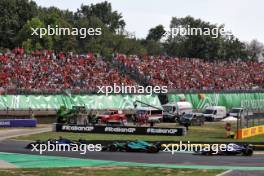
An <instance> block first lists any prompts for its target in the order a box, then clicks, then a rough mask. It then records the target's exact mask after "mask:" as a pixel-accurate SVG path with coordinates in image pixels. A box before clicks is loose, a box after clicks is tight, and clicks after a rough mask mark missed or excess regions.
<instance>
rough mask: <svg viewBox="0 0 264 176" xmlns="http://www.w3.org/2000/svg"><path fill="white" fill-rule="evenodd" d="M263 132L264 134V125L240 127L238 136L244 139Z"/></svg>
mask: <svg viewBox="0 0 264 176" xmlns="http://www.w3.org/2000/svg"><path fill="white" fill-rule="evenodd" d="M261 134H264V125H260V126H254V127H250V128H241V129H238V131H237V135H236V138H237V139H244V138H248V137H252V136H257V135H261Z"/></svg>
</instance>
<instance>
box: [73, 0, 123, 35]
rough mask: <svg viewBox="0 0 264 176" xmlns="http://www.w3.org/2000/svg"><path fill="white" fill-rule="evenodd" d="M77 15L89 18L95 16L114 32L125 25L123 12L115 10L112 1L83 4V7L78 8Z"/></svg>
mask: <svg viewBox="0 0 264 176" xmlns="http://www.w3.org/2000/svg"><path fill="white" fill-rule="evenodd" d="M77 16H79V17H80V16H85V17H87V18H89V17H91V16H95V17H97V18H99V19H100V20H101V21H102V22H103V23H104V24H105V25H106V26H107V27H108V28H109V29H110V30H111V31H113V32H114V31H115V30H117V29H120V28H121V29H122V28H124V27H125V21H124V20H123V19H122V18H123V17H122V14H121V13H118V12H117V11H113V10H112V5H111V3H109V2H107V1H105V2H101V3H98V4H91V5H82V6H81V9H78V12H77Z"/></svg>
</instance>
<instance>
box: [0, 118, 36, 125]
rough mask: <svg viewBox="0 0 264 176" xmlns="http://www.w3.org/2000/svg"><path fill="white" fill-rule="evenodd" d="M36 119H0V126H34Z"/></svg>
mask: <svg viewBox="0 0 264 176" xmlns="http://www.w3.org/2000/svg"><path fill="white" fill-rule="evenodd" d="M36 126H37V120H36V119H0V127H36Z"/></svg>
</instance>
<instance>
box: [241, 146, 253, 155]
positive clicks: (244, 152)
mask: <svg viewBox="0 0 264 176" xmlns="http://www.w3.org/2000/svg"><path fill="white" fill-rule="evenodd" d="M243 155H244V156H252V155H253V149H252V148H247V149H246V150H244V151H243Z"/></svg>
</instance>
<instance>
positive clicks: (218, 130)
mask: <svg viewBox="0 0 264 176" xmlns="http://www.w3.org/2000/svg"><path fill="white" fill-rule="evenodd" d="M60 136H62V137H65V138H69V139H72V140H78V139H86V140H137V139H140V140H147V141H191V142H195V141H204V142H225V141H227V142H232V141H243V142H263V139H264V135H259V136H254V137H251V138H247V139H243V140H236V139H226V138H224V136H225V129H224V123H208V124H206V125H204V126H192V127H190V129H189V131H188V132H187V135H186V136H158V135H129V134H127V135H122V134H91V133H70V132H45V133H39V134H34V135H29V136H20V137H16V138H15V139H18V140H47V139H49V138H59V137H60Z"/></svg>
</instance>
